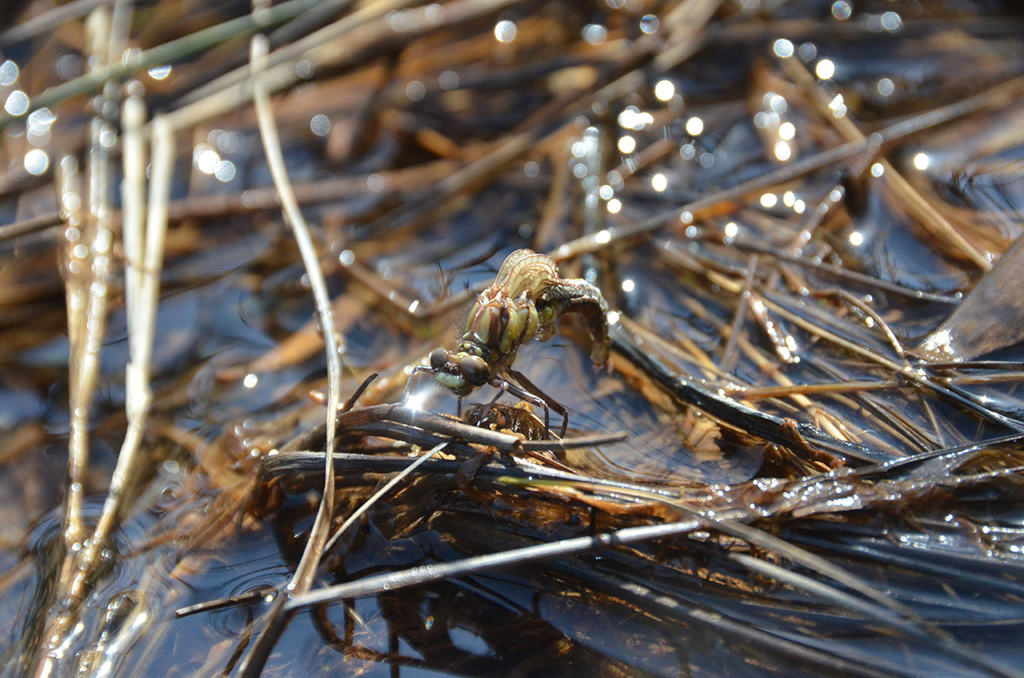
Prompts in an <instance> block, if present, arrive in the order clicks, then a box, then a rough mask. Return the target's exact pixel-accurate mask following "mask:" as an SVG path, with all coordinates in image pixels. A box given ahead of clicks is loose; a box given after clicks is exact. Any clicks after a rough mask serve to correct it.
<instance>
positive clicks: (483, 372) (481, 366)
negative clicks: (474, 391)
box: [459, 355, 491, 386]
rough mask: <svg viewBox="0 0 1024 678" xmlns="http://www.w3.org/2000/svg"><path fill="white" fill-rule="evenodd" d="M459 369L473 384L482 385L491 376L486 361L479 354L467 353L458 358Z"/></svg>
mask: <svg viewBox="0 0 1024 678" xmlns="http://www.w3.org/2000/svg"><path fill="white" fill-rule="evenodd" d="M459 371H460V372H462V376H463V378H464V379H465V380H466V381H467V382H469V383H470V384H472V385H473V386H483V385H484V384H486V383H487V380H488V379H490V377H491V371H490V370H489V369H488V367H487V361H485V360H484V359H483V358H481V357H480V356H476V355H468V356H465V357H463V358H462V359H460V360H459Z"/></svg>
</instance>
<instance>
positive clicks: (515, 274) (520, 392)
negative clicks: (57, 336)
mask: <svg viewBox="0 0 1024 678" xmlns="http://www.w3.org/2000/svg"><path fill="white" fill-rule="evenodd" d="M563 313H579V314H580V315H582V316H583V318H584V319H585V320H586V322H587V325H588V329H589V330H590V334H591V336H592V338H593V340H594V345H593V349H592V350H591V359H593V361H594V363H595V364H597V365H604V364H605V363H607V361H608V319H607V313H608V305H607V304H606V303H605V300H604V297H602V296H601V292H600V291H599V290H598V289H597V288H596V287H594V286H593V285H591V284H590V283H588V282H587V281H586V280H580V279H571V280H564V279H562V278H561V277H559V275H558V270H557V269H556V268H555V262H554V261H552V260H551V258H550V257H548V256H545V255H543V254H537V253H536V252H534V251H533V250H527V249H523V250H516V251H515V252H513V253H512V254H510V255H508V258H507V259H505V263H503V264H502V265H501V269H500V270H499V271H498V275H497V277H496V278H495V279H494V284H493V285H491V286H490V287H488V288H487V289H486V290H484V291H483V292H482V293H481V294H480V296H479V297H477V300H476V303H475V304H474V305H473V308H472V309H470V311H469V318H468V319H467V320H466V330H465V332H464V333H463V335H462V339H460V340H459V342H458V344H456V346H455V350H454V351H447V350H445V349H443V348H437V349H434V350H433V351H432V352H431V353H430V366H429V367H427V366H425V365H420V366H418V367H416V368H415V369H414V371H413V374H412V375H411V376H410V378H409V383H412V377H413V376H415V374H416V373H418V372H423V371H426V372H432V373H433V374H434V378H435V379H437V381H438V382H439V383H441V384H442V385H444V386H446V387H447V388H448V389H450V390H451V391H452V392H453V393H454V394H455V395H457V396H458V397H459V412H460V414H461V412H462V399H463V398H464V397H465V396H467V395H469V393H470V392H471V391H472V390H473V389H474V388H476V387H478V386H483V385H484V384H491V385H492V386H494V387H496V388H498V389H500V391H501V392H508V393H511V394H513V395H515V396H516V397H518V398H520V399H522V400H525V401H526V402H528V403H530V404H532V405H535V406H538V407H542V408H544V426H545V429H548V424H549V418H550V415H549V412H548V408H550V409H552V410H554V411H556V412H558V413H559V414H560V415H562V430H561V436H563V437H564V436H565V430H566V427H567V426H568V424H569V416H568V412H566V410H565V408H564V407H562V405H560V404H559V403H557V402H556V401H554V400H552V399H551V398H550V397H548V396H547V395H545V394H544V393H543V392H541V390H540V389H538V388H537V387H536V386H534V385H533V383H532V382H530V380H529V379H527V378H526V377H525V376H523V375H522V374H521V373H520V372H517V371H516V370H514V369H512V363H513V362H515V359H516V353H517V352H518V351H519V347H520V346H522V345H523V344H525V343H526V342H528V341H529V340H531V339H533V338H535V337H536V338H537V339H539V340H540V341H547V340H548V339H550V338H551V337H552V336H553V335H554V333H555V324H556V323H557V322H558V318H559V317H561V316H562V314H563ZM406 390H407V391H408V386H407V387H406ZM501 392H499V393H498V396H496V397H495V399H494V401H492V403H491V404H493V403H494V402H495V401H497V398H498V397H500V396H501Z"/></svg>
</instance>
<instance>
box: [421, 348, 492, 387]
mask: <svg viewBox="0 0 1024 678" xmlns="http://www.w3.org/2000/svg"><path fill="white" fill-rule="evenodd" d="M430 369H432V370H433V371H434V378H435V379H436V380H437V381H438V383H440V384H441V385H442V386H445V387H446V388H448V389H450V390H451V391H452V393H454V394H455V395H457V396H460V397H461V396H464V395H468V394H469V392H470V391H472V390H473V389H474V388H476V387H477V386H483V385H484V384H486V383H487V382H488V381H489V380H490V378H491V368H490V367H489V366H488V365H487V361H486V360H484V359H483V358H481V357H480V356H478V355H474V354H472V353H466V352H465V351H459V352H456V353H452V352H449V351H446V350H444V349H443V348H437V349H434V350H433V351H431V353H430Z"/></svg>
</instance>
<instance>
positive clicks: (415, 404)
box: [405, 390, 427, 410]
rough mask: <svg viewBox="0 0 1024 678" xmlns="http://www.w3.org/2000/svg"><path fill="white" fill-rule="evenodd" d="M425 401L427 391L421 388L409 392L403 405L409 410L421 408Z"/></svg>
mask: <svg viewBox="0 0 1024 678" xmlns="http://www.w3.org/2000/svg"><path fill="white" fill-rule="evenodd" d="M426 402H427V391H426V390H421V391H417V392H416V393H410V394H409V397H408V398H406V399H405V406H406V407H408V408H409V409H410V410H422V409H423V406H424V405H425V404H426Z"/></svg>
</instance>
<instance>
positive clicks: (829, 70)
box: [814, 59, 836, 80]
mask: <svg viewBox="0 0 1024 678" xmlns="http://www.w3.org/2000/svg"><path fill="white" fill-rule="evenodd" d="M814 74H815V75H816V76H818V77H819V78H821V79H822V80H828V79H829V78H831V77H832V76H833V75H835V74H836V65H835V64H834V63H832V60H831V59H822V60H821V61H819V62H818V65H817V66H815V67H814Z"/></svg>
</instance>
